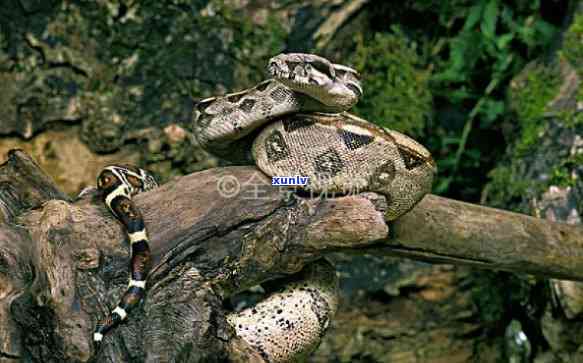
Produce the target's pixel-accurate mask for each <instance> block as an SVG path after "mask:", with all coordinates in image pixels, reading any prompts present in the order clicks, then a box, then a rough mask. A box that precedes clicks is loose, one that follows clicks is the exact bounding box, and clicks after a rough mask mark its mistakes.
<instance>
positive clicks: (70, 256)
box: [0, 153, 583, 361]
mask: <svg viewBox="0 0 583 363" xmlns="http://www.w3.org/2000/svg"><path fill="white" fill-rule="evenodd" d="M10 160H11V161H10V162H8V163H6V164H4V165H3V166H2V169H1V170H0V174H3V175H13V177H14V178H15V179H14V180H13V181H10V180H6V181H5V183H7V185H12V186H13V187H14V188H16V187H17V186H18V187H19V188H20V189H21V190H22V191H25V190H26V191H28V193H23V192H20V193H19V194H18V195H19V196H20V198H21V201H20V203H24V204H25V205H31V206H37V207H38V208H36V209H32V210H29V211H27V212H24V213H21V214H19V215H15V216H13V217H12V218H11V219H12V223H10V224H8V223H5V224H3V225H2V227H1V228H2V229H1V231H0V238H1V239H0V243H1V245H0V247H1V248H0V253H1V255H0V258H1V259H2V263H1V264H0V266H2V268H3V269H2V270H0V276H1V278H2V281H3V282H4V281H6V283H3V284H2V285H1V286H2V292H1V293H0V314H1V315H0V319H2V323H3V326H7V327H8V329H7V330H5V331H3V332H2V333H0V334H2V336H1V337H2V341H1V346H2V352H3V353H2V354H3V357H4V358H3V359H5V360H7V361H9V360H13V359H12V358H14V357H21V358H24V360H25V361H63V360H65V361H88V360H90V359H91V358H92V357H93V355H94V353H95V352H94V351H93V348H92V345H91V335H92V331H93V325H94V323H95V321H96V320H97V319H98V318H99V317H101V316H102V315H103V314H106V313H107V312H108V311H109V309H110V308H111V307H113V306H114V305H115V304H116V303H117V299H118V298H119V296H120V294H121V293H122V291H123V289H125V285H126V283H127V261H128V257H129V256H128V248H127V245H126V243H125V242H124V239H125V234H124V231H123V229H122V227H121V225H120V224H119V223H118V222H117V221H116V220H115V219H114V218H113V217H112V216H111V215H110V214H109V213H108V212H107V210H106V209H105V207H104V206H102V205H101V202H100V199H99V198H98V196H97V195H96V194H88V195H86V197H84V198H83V199H82V200H78V201H75V202H73V203H72V202H70V201H67V200H66V199H65V198H62V199H51V198H54V197H55V196H57V197H58V196H60V195H61V194H58V193H57V190H56V189H54V186H52V184H51V183H50V180H47V178H46V176H44V174H43V173H42V171H40V170H38V169H36V166H35V164H34V163H32V162H31V161H30V159H28V158H27V156H26V155H25V154H23V153H13V154H12V155H11V157H10ZM14 165H22V167H21V169H20V170H21V171H22V172H21V173H11V174H7V173H6V172H5V170H7V168H14ZM22 174H23V175H36V176H37V178H38V179H39V180H41V181H42V182H34V183H33V182H29V183H28V184H27V183H23V182H22V177H21V175H22ZM30 180H35V179H34V178H32V179H30ZM13 184H14V185H13ZM42 190H44V191H45V192H44V194H43V193H41V191H42ZM48 190H52V191H51V192H50V193H48V192H47V191H48ZM55 193H56V194H55ZM2 200H3V202H4V203H5V204H6V203H10V200H9V199H2ZM135 200H136V204H137V205H138V207H139V208H140V209H141V210H143V214H144V218H145V222H146V225H147V226H148V229H149V232H150V236H151V246H152V252H153V257H154V268H153V270H152V273H151V275H150V278H149V290H148V298H147V300H146V302H145V304H144V305H143V311H139V312H137V313H136V314H133V315H132V318H131V319H130V320H129V322H128V323H126V324H123V325H122V326H121V327H119V328H118V329H117V330H115V331H114V333H113V334H111V335H110V336H108V338H107V339H106V342H105V346H104V349H103V350H102V351H101V352H99V355H98V357H99V361H128V360H132V359H137V360H145V361H169V360H173V359H180V360H187V361H221V360H224V359H226V358H230V359H232V360H237V359H238V360H240V361H248V360H254V359H258V358H257V356H253V353H252V352H250V351H249V348H248V347H247V346H246V345H245V344H244V343H243V342H242V341H240V340H238V339H236V338H235V337H233V334H232V332H231V331H230V330H229V329H228V326H227V325H226V323H225V320H224V315H225V310H224V308H223V305H222V300H223V299H224V298H227V297H229V296H231V295H232V294H233V293H235V292H237V291H241V290H244V289H246V288H248V287H251V286H253V285H256V284H258V283H260V282H262V281H265V280H271V279H274V278H277V277H281V276H285V275H289V274H293V273H295V272H298V271H300V270H301V269H302V267H303V266H304V265H305V264H307V263H309V262H311V261H314V260H315V259H317V258H319V257H322V256H326V255H329V254H330V253H336V252H349V253H355V254H361V253H365V252H368V253H375V254H382V255H398V256H406V257H412V258H420V259H423V260H427V259H429V260H433V261H447V262H453V263H464V264H470V265H478V266H480V267H485V268H495V269H498V268H504V269H508V270H512V271H517V272H523V271H528V272H533V273H539V274H543V275H550V276H562V277H568V278H573V279H582V276H581V272H580V266H578V265H577V264H576V263H573V262H572V261H571V260H570V258H571V256H573V255H575V256H576V255H581V253H582V252H581V248H582V246H580V244H581V241H583V238H582V236H583V231H582V230H581V228H580V227H574V226H567V225H563V224H559V223H552V222H547V221H541V220H536V219H534V218H531V217H528V216H523V215H519V214H514V213H509V212H504V211H500V210H495V209H491V208H484V207H480V206H473V205H468V204H465V203H460V202H456V201H451V200H447V199H444V198H438V197H434V196H428V197H427V198H425V199H424V201H423V202H422V203H420V204H419V205H418V206H417V207H415V209H414V210H413V211H411V212H410V213H409V214H407V215H406V216H404V217H403V218H401V219H399V220H398V221H396V222H394V223H392V228H393V229H392V231H391V232H390V234H391V235H390V236H389V228H388V225H387V223H386V222H385V220H384V217H383V209H384V197H381V196H378V195H376V194H371V193H369V194H364V195H358V196H347V197H342V198H337V199H322V200H313V199H302V198H300V197H296V196H295V195H292V194H290V193H288V192H286V191H284V190H280V189H277V188H274V187H272V186H271V185H270V183H269V179H268V178H266V177H265V176H263V175H262V174H261V173H260V172H258V171H257V169H255V168H253V167H232V168H218V169H211V170H208V171H204V172H200V173H196V174H192V175H189V176H185V177H181V178H177V179H175V180H172V181H170V182H169V183H167V184H164V185H162V186H161V187H160V188H158V189H156V190H154V191H151V192H147V193H144V194H141V195H138V196H136V198H135ZM41 204H42V205H41ZM470 222H471V223H474V224H475V223H478V222H479V228H477V227H476V228H475V229H474V227H473V225H471V224H468V223H470ZM502 245H503V246H506V247H505V248H504V249H503V250H499V249H500V247H499V246H502ZM528 245H532V246H534V248H532V246H531V248H528ZM549 245H552V246H554V249H555V250H557V251H563V253H561V254H558V253H557V254H555V255H551V256H549V257H548V258H544V257H543V254H542V253H541V251H543V252H544V250H545V249H548V248H549V247H548V246H549ZM567 251H568V253H567ZM561 264H562V265H565V266H570V267H571V269H570V270H568V271H567V269H561V268H558V267H557V266H558V265H561ZM4 266H6V267H4ZM443 273H444V278H446V279H447V275H448V272H447V268H446V269H445V270H443ZM426 293H427V292H426ZM425 296H426V297H427V299H428V300H431V299H432V298H433V299H434V300H439V299H440V298H439V294H437V295H435V294H434V295H432V294H431V293H428V295H425ZM432 296H433V297H432ZM444 296H445V297H447V296H449V295H448V294H447V293H445V295H443V294H442V298H444ZM461 304H462V305H464V304H466V303H461ZM468 308H469V306H468ZM373 311H374V309H373ZM468 329H469V331H471V330H472V327H468ZM460 354H462V353H460Z"/></svg>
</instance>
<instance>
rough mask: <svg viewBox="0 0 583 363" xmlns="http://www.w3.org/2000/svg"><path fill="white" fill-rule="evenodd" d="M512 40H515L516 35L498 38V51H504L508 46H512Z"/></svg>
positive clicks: (505, 35)
mask: <svg viewBox="0 0 583 363" xmlns="http://www.w3.org/2000/svg"><path fill="white" fill-rule="evenodd" d="M512 39H514V34H512V33H508V34H503V35H501V36H499V37H498V38H496V46H497V47H498V49H500V50H502V49H504V48H506V47H507V46H508V44H510V42H511V41H512Z"/></svg>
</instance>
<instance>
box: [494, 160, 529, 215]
mask: <svg viewBox="0 0 583 363" xmlns="http://www.w3.org/2000/svg"><path fill="white" fill-rule="evenodd" d="M488 176H489V177H490V179H491V181H490V183H488V186H487V187H486V192H487V199H488V205H490V206H492V207H500V208H505V209H508V208H510V205H511V201H514V200H519V199H521V198H522V197H523V196H524V195H525V194H526V192H527V191H528V189H529V187H530V186H531V185H530V181H527V180H525V179H523V178H520V177H519V176H518V175H517V173H516V172H515V170H514V169H513V166H511V165H505V166H498V167H497V168H495V169H494V170H492V171H491V172H490V173H489V174H488Z"/></svg>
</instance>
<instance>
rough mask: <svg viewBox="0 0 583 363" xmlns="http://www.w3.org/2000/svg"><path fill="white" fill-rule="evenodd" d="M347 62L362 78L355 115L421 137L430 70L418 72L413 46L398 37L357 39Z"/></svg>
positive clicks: (378, 35)
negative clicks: (362, 93)
mask: <svg viewBox="0 0 583 363" xmlns="http://www.w3.org/2000/svg"><path fill="white" fill-rule="evenodd" d="M356 44H357V45H356V51H355V52H354V54H353V56H352V58H351V59H350V60H349V62H351V63H352V64H353V65H354V67H355V68H356V69H358V70H359V71H360V72H361V73H362V74H363V75H364V76H363V81H362V82H363V89H364V97H363V98H362V100H361V101H360V102H359V103H358V104H357V106H356V107H355V108H354V112H355V113H357V114H359V115H360V116H362V117H364V118H366V119H367V120H369V121H371V122H375V123H377V124H379V125H381V126H385V127H389V128H391V129H395V130H399V131H402V132H406V133H411V134H413V135H420V134H421V131H422V130H423V126H424V125H425V122H426V120H427V119H428V118H429V116H430V115H431V110H432V96H431V93H430V92H429V87H428V80H429V75H430V73H429V71H427V70H425V69H421V66H420V61H419V57H418V55H417V54H416V50H415V47H414V46H413V45H412V44H410V43H409V42H408V41H407V40H406V38H405V37H404V36H402V35H401V34H398V33H397V34H391V33H376V34H375V36H374V37H372V38H370V39H365V38H364V37H362V36H360V37H358V38H356Z"/></svg>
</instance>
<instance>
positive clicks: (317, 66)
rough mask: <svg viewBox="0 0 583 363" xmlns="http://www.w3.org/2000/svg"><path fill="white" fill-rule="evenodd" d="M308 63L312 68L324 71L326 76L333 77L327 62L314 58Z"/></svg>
mask: <svg viewBox="0 0 583 363" xmlns="http://www.w3.org/2000/svg"><path fill="white" fill-rule="evenodd" d="M309 65H311V66H312V67H313V68H314V69H316V70H318V71H320V72H322V73H324V74H325V75H326V76H328V77H330V78H334V75H333V74H332V73H331V67H330V65H329V64H327V63H325V62H321V61H318V60H315V61H312V62H310V63H309Z"/></svg>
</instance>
